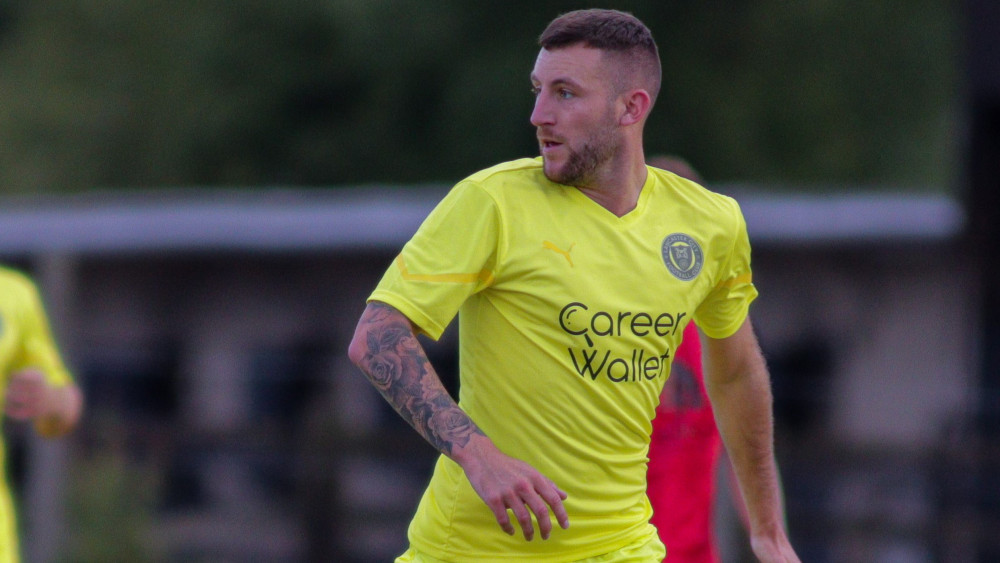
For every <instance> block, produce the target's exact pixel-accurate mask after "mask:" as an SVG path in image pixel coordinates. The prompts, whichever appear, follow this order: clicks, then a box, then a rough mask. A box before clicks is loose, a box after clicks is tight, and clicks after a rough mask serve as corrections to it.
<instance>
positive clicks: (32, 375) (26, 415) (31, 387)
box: [4, 370, 49, 421]
mask: <svg viewBox="0 0 1000 563" xmlns="http://www.w3.org/2000/svg"><path fill="white" fill-rule="evenodd" d="M48 390H49V386H48V384H47V383H45V376H44V375H42V373H41V372H40V371H38V370H24V371H19V372H17V373H15V374H14V375H13V376H12V377H11V378H10V382H8V383H7V393H6V395H7V398H6V404H5V405H4V411H5V412H6V413H7V416H9V417H11V418H13V419H14V420H20V421H26V420H34V419H35V418H37V417H39V416H41V415H42V414H44V413H45V412H47V408H48V405H47V404H46V400H47V399H48Z"/></svg>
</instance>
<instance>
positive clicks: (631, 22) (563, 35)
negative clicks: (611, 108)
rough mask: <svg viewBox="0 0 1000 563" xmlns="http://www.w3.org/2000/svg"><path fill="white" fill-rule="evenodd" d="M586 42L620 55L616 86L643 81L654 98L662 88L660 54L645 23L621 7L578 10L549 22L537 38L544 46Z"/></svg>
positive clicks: (616, 55) (614, 54)
mask: <svg viewBox="0 0 1000 563" xmlns="http://www.w3.org/2000/svg"><path fill="white" fill-rule="evenodd" d="M581 43H582V44H583V45H586V46H587V47H590V48H593V49H600V50H601V51H604V52H605V53H606V54H608V55H610V56H613V57H615V58H617V59H618V60H617V61H616V62H618V63H619V64H617V65H616V68H618V69H620V71H619V72H618V73H617V76H616V80H615V81H616V84H615V86H616V88H617V89H618V91H619V92H620V91H622V90H624V89H625V88H627V87H630V86H633V85H636V84H641V85H642V86H643V87H644V88H645V89H646V90H647V91H648V92H649V96H650V98H651V99H652V100H653V101H655V100H656V96H657V94H659V92H660V81H661V72H662V70H661V68H660V54H659V51H658V50H657V48H656V41H654V40H653V34H652V32H650V31H649V28H648V27H646V24H644V23H642V22H641V21H639V18H637V17H635V16H633V15H632V14H630V13H628V12H621V11H618V10H599V9H592V10H576V11H573V12H568V13H566V14H563V15H561V16H559V17H557V18H556V19H554V20H552V22H551V23H549V25H548V27H546V28H545V31H543V32H542V35H541V36H539V38H538V44H539V45H540V46H541V47H542V48H543V49H548V50H553V49H559V48H561V47H570V46H573V45H577V44H581Z"/></svg>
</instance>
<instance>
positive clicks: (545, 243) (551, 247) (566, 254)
mask: <svg viewBox="0 0 1000 563" xmlns="http://www.w3.org/2000/svg"><path fill="white" fill-rule="evenodd" d="M574 246H576V243H575V242H574V243H573V244H571V245H569V248H567V249H566V250H563V249H561V248H559V247H558V246H556V245H555V243H552V242H549V241H547V240H545V241H542V248H545V249H547V250H551V251H552V252H555V253H556V254H560V255H562V257H563V258H565V259H566V261H567V262H569V267H570V268H572V267H573V258H571V257H570V255H569V253H570V252H573V247H574Z"/></svg>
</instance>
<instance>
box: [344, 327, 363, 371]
mask: <svg viewBox="0 0 1000 563" xmlns="http://www.w3.org/2000/svg"><path fill="white" fill-rule="evenodd" d="M367 340H368V335H367V331H365V330H364V329H363V328H361V326H360V325H359V326H358V328H357V329H356V330H355V331H354V338H352V339H351V343H350V344H349V345H348V346H347V357H348V358H349V359H350V360H351V363H352V364H354V365H356V366H358V367H361V365H362V362H363V361H364V358H365V354H367V353H368V345H367Z"/></svg>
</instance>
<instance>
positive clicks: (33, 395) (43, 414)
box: [0, 267, 83, 563]
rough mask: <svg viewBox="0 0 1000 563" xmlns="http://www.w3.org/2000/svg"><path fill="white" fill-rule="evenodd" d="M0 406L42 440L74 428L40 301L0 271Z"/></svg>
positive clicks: (5, 550) (1, 499)
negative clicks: (30, 427)
mask: <svg viewBox="0 0 1000 563" xmlns="http://www.w3.org/2000/svg"><path fill="white" fill-rule="evenodd" d="M0 404H2V405H3V409H4V413H5V414H6V415H7V416H8V417H10V418H12V419H14V420H18V421H31V422H32V423H33V424H34V427H35V430H36V431H37V432H38V433H39V434H40V435H41V436H43V437H45V438H54V437H58V436H62V435H63V434H65V433H67V432H69V431H70V430H72V429H73V427H74V426H76V423H77V421H78V420H79V419H80V414H81V412H82V409H83V398H82V395H81V394H80V391H79V389H78V388H77V387H76V385H75V384H74V383H73V381H72V379H71V378H70V374H69V372H68V371H67V370H66V367H65V366H64V364H63V361H62V358H61V357H60V355H59V351H58V349H57V348H56V346H55V343H54V342H53V339H52V335H51V332H50V330H49V323H48V319H47V318H46V315H45V311H44V308H43V306H42V302H41V298H40V297H39V294H38V289H37V288H36V287H35V284H34V283H33V282H32V281H31V280H30V279H29V278H28V277H27V276H25V275H24V274H21V273H19V272H15V271H14V270H11V269H8V268H4V267H0ZM0 471H3V475H4V479H3V482H2V483H0V563H15V562H17V561H18V560H19V558H18V541H17V522H16V518H15V514H14V504H13V500H12V498H11V494H10V491H9V490H8V487H7V483H6V467H5V465H4V451H3V444H2V443H0Z"/></svg>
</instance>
